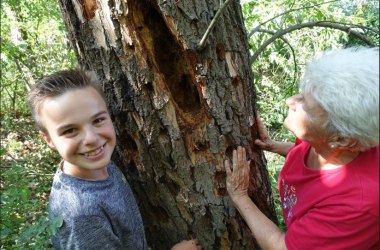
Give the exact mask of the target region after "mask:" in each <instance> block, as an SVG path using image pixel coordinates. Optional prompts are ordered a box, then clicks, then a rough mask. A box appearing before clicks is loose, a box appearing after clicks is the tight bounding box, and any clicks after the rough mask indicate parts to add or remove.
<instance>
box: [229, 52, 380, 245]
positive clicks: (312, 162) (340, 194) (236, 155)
mask: <svg viewBox="0 0 380 250" xmlns="http://www.w3.org/2000/svg"><path fill="white" fill-rule="evenodd" d="M300 90H301V91H300V94H298V95H296V96H292V97H290V98H289V99H287V100H286V104H287V105H288V106H289V113H288V116H287V118H286V119H285V122H284V125H285V126H286V128H287V129H289V130H290V131H291V132H293V133H294V134H295V136H296V137H297V140H296V143H295V144H290V143H284V142H277V141H273V140H271V139H270V137H269V135H268V134H267V133H266V130H265V128H264V125H263V124H262V122H261V121H260V118H258V119H257V122H258V127H259V132H260V139H257V140H256V141H255V144H256V145H257V146H259V147H261V148H262V149H264V150H268V151H271V152H275V153H278V154H281V155H283V156H285V157H286V159H285V164H284V166H283V168H282V170H281V173H280V175H279V181H278V183H279V184H278V188H279V193H280V196H281V200H282V210H283V215H284V219H285V222H286V226H287V231H286V232H282V231H281V230H280V229H279V228H278V227H277V226H276V225H275V224H274V223H273V222H272V221H270V220H269V219H268V218H267V217H265V215H264V214H263V213H262V212H261V211H260V210H259V209H258V208H257V207H256V205H255V204H254V203H253V202H252V201H251V199H250V198H249V197H248V195H247V190H248V184H249V161H247V160H246V159H247V158H246V152H245V149H244V148H242V147H238V149H237V150H236V151H234V152H233V159H232V166H230V163H229V161H225V167H226V172H227V190H228V193H229V195H230V198H231V201H232V203H233V204H234V206H235V207H236V208H237V209H238V211H239V213H240V214H241V216H242V217H243V218H244V219H245V221H246V222H247V224H248V226H249V227H250V229H251V231H252V233H253V235H254V237H255V238H256V239H257V241H258V243H259V244H260V246H261V247H262V248H263V249H297V250H299V249H301V250H302V249H378V247H379V146H378V143H379V50H378V48H374V49H369V48H356V49H355V48H350V49H340V50H337V51H330V52H327V53H324V54H323V55H322V56H321V57H319V58H316V59H314V60H312V61H311V62H309V63H308V64H307V67H306V70H305V72H304V74H303V77H302V78H301V81H300ZM231 167H232V170H231Z"/></svg>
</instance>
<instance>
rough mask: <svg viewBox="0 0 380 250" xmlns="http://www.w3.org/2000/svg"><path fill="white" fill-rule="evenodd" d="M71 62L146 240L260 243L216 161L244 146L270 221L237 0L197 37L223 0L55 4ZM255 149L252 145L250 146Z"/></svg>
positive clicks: (227, 245)
mask: <svg viewBox="0 0 380 250" xmlns="http://www.w3.org/2000/svg"><path fill="white" fill-rule="evenodd" d="M59 3H60V7H61V11H62V15H63V19H64V22H65V24H66V27H67V31H68V36H69V39H70V41H71V43H72V46H73V48H74V50H75V53H76V56H77V58H78V62H79V64H80V65H81V66H82V67H84V68H85V69H89V70H93V71H95V72H96V74H97V76H98V78H99V79H100V81H101V82H102V84H103V88H104V91H105V93H106V96H107V102H108V103H107V104H108V106H109V109H110V113H111V115H112V118H113V120H114V125H115V128H116V132H117V139H118V144H117V147H116V150H115V155H114V158H113V159H114V160H115V161H116V162H117V163H118V165H119V166H120V167H121V168H122V169H123V171H124V173H125V174H126V176H127V179H128V181H129V183H130V184H131V186H132V189H133V191H134V193H135V196H136V199H137V200H138V204H139V207H140V210H141V213H142V216H143V220H144V225H145V229H146V234H147V238H148V244H149V245H150V246H151V247H152V248H153V249H169V248H170V247H171V246H172V245H174V244H175V243H177V242H179V241H181V240H183V239H189V238H198V239H199V240H200V241H201V243H202V246H203V248H204V249H258V246H257V244H256V241H255V240H254V239H253V237H252V236H251V233H250V231H249V229H248V228H247V227H246V225H245V223H244V222H243V221H242V219H241V217H240V216H239V215H238V214H237V212H236V210H235V209H234V208H233V207H232V206H231V204H230V203H229V199H228V196H227V193H226V189H225V171H224V166H223V160H224V158H225V157H226V156H231V153H232V150H233V149H234V148H235V147H236V146H237V145H243V146H245V147H247V148H248V149H249V151H250V152H251V153H252V159H253V160H252V161H251V189H250V191H249V192H250V196H251V197H252V199H253V200H254V202H255V203H256V204H257V205H258V207H259V208H260V209H261V210H262V211H263V212H264V213H265V214H266V215H267V216H268V217H269V218H271V219H272V220H273V221H275V222H276V221H277V220H276V217H275V212H274V208H273V203H272V197H271V189H270V184H269V181H268V174H267V171H266V166H265V165H266V163H265V159H264V157H263V154H262V152H261V151H259V150H257V149H255V148H253V147H252V141H253V139H254V138H256V137H257V129H256V127H255V126H256V124H255V122H254V120H255V119H254V117H255V115H256V107H255V101H256V100H255V93H254V92H253V87H251V83H252V80H253V76H252V73H251V70H250V65H249V52H248V46H247V38H246V37H247V36H246V32H245V29H244V25H243V19H242V13H241V9H240V4H239V3H238V2H236V1H232V2H231V3H230V4H229V5H228V6H227V8H226V9H225V10H224V12H223V13H222V15H221V16H220V19H219V20H217V24H216V26H215V27H214V29H213V30H212V32H211V34H210V36H209V37H208V40H207V42H206V46H205V47H204V48H203V49H198V44H199V41H200V40H201V38H202V36H203V34H204V33H205V31H206V29H207V27H208V26H209V24H210V22H211V21H212V19H213V17H214V16H215V14H216V12H217V11H218V8H219V0H208V1H204V0H193V1H181V0H179V1H178V0H177V1H174V0H159V1H154V0H128V1H127V0H113V1H106V0H60V1H59ZM251 150H252V151H251Z"/></svg>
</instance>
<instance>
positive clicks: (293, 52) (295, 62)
mask: <svg viewBox="0 0 380 250" xmlns="http://www.w3.org/2000/svg"><path fill="white" fill-rule="evenodd" d="M257 32H262V33H268V34H271V35H274V34H275V32H274V31H271V30H265V29H258V30H257ZM279 38H280V39H281V40H282V41H284V43H286V44H287V45H288V46H289V48H290V50H291V51H292V56H293V63H294V74H293V79H294V80H293V85H294V84H295V82H296V79H297V60H296V53H295V51H294V48H293V46H292V45H291V44H290V42H289V41H288V40H287V39H286V38H283V37H279Z"/></svg>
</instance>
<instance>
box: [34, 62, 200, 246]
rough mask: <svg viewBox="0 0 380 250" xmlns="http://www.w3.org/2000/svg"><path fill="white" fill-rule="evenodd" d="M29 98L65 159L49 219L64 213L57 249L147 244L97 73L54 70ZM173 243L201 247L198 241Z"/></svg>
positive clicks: (41, 126) (44, 135)
mask: <svg viewBox="0 0 380 250" xmlns="http://www.w3.org/2000/svg"><path fill="white" fill-rule="evenodd" d="M28 103H29V105H30V107H31V110H32V114H33V117H34V119H35V121H36V124H37V126H38V129H39V131H40V134H41V136H42V138H43V139H44V140H45V141H46V143H47V144H48V145H49V146H50V147H51V148H52V149H54V150H56V151H58V153H59V154H60V156H61V157H62V158H63V160H62V162H61V163H60V165H59V167H58V169H57V172H56V174H55V176H54V180H53V185H52V188H51V193H50V198H49V218H50V219H51V220H54V219H56V218H63V225H62V226H61V227H60V228H59V229H58V232H57V233H56V235H54V236H53V238H52V243H53V247H54V249H81V250H84V249H91V250H92V249H107V250H109V249H134V250H135V249H136V250H138V249H147V243H146V239H145V233H144V226H143V222H142V219H141V215H140V212H139V208H138V206H137V204H136V201H135V199H134V196H133V193H132V191H131V188H130V187H129V185H128V182H127V181H126V179H125V177H124V176H123V175H122V173H121V172H120V170H119V169H118V168H117V167H116V166H115V165H114V164H113V162H112V161H111V155H112V152H113V150H114V148H115V144H116V135H115V130H114V127H113V124H112V121H111V117H110V115H109V113H108V110H107V106H106V103H105V100H104V97H103V92H102V90H101V89H100V85H99V84H98V81H97V80H96V78H95V77H94V76H93V75H91V74H89V73H88V72H84V71H83V70H80V69H72V70H63V71H59V72H56V73H53V74H51V75H49V76H46V77H45V78H44V79H42V80H41V81H39V82H38V83H37V84H36V85H34V86H33V88H32V90H31V91H30V93H29V96H28ZM174 247H175V249H201V246H200V245H199V242H198V241H197V240H192V241H183V242H181V243H179V244H177V245H175V246H174ZM173 249H174V248H173Z"/></svg>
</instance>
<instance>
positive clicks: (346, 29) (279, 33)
mask: <svg viewBox="0 0 380 250" xmlns="http://www.w3.org/2000/svg"><path fill="white" fill-rule="evenodd" d="M307 27H325V28H331V29H337V30H341V31H344V32H347V33H348V34H349V35H352V36H355V37H356V38H358V39H360V40H362V41H363V42H365V43H366V44H367V45H368V46H370V47H374V46H375V45H374V44H373V43H372V42H371V41H370V39H369V38H368V37H366V36H364V35H362V34H360V33H359V32H357V31H354V30H352V27H348V26H344V25H340V24H337V23H333V22H327V21H317V22H308V23H302V24H297V25H294V26H291V27H289V28H286V29H283V30H279V31H277V32H276V33H275V34H274V35H273V36H272V37H271V38H269V39H268V40H266V41H265V42H264V43H263V44H262V45H261V46H260V47H259V48H258V49H257V50H256V51H255V53H254V54H253V55H252V57H251V60H250V63H251V64H252V63H253V62H254V61H255V60H256V59H257V57H258V56H259V55H260V53H261V52H262V51H263V50H264V49H265V48H266V47H267V46H268V45H269V44H270V43H272V42H273V41H274V40H276V39H277V38H280V37H282V36H283V35H285V34H287V33H290V32H292V31H295V30H299V29H303V28H307Z"/></svg>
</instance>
